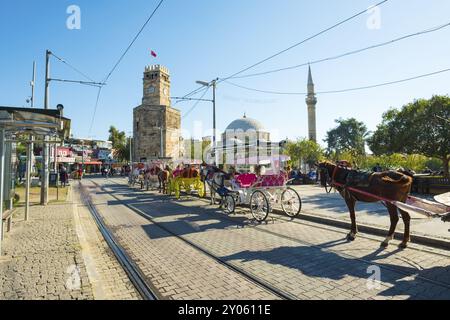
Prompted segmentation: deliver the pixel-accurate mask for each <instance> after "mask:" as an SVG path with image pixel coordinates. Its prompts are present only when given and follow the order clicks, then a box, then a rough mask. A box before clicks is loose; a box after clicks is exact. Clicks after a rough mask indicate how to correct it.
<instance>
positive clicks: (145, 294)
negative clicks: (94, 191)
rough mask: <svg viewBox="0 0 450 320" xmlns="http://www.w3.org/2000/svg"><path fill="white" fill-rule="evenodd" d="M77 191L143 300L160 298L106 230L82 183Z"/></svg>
mask: <svg viewBox="0 0 450 320" xmlns="http://www.w3.org/2000/svg"><path fill="white" fill-rule="evenodd" d="M78 188H79V191H80V194H81V195H82V201H83V202H84V204H85V205H86V207H87V208H88V210H89V212H90V213H91V215H92V217H93V218H94V220H95V223H96V224H97V227H98V229H99V230H100V233H101V234H102V236H103V238H104V239H105V241H106V243H107V244H108V246H109V248H110V249H111V251H112V252H113V254H114V255H115V257H116V259H117V261H118V262H119V263H120V265H121V266H122V268H123V269H124V270H125V272H126V274H127V275H128V278H129V279H130V281H131V282H132V284H133V285H134V287H135V288H136V290H137V291H138V292H139V294H140V295H141V297H142V299H144V300H160V299H161V298H160V297H159V295H158V294H157V293H156V292H157V291H156V289H155V288H154V287H153V286H152V285H151V284H149V283H147V281H146V280H145V276H144V275H143V274H142V272H141V271H140V270H139V268H138V267H137V266H136V265H135V263H134V262H133V260H132V259H131V258H130V257H129V256H128V254H127V253H126V251H125V249H124V248H123V247H122V246H121V245H120V244H119V242H118V241H117V240H116V239H115V237H114V235H113V234H112V233H111V232H110V231H109V230H108V228H107V227H106V224H105V222H104V221H103V219H102V217H101V215H100V213H99V212H98V211H97V209H96V207H95V205H94V204H93V203H92V199H91V196H90V195H89V193H88V192H86V189H85V187H84V186H83V185H82V183H81V182H80V183H79V186H78Z"/></svg>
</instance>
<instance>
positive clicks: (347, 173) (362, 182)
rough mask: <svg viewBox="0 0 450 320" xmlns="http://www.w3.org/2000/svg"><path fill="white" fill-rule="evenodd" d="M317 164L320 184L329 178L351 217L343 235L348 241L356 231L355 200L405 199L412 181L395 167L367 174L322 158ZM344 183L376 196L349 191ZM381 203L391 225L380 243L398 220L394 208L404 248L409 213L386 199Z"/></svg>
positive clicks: (353, 236) (386, 242)
mask: <svg viewBox="0 0 450 320" xmlns="http://www.w3.org/2000/svg"><path fill="white" fill-rule="evenodd" d="M317 166H318V167H319V169H320V176H321V183H322V185H323V186H324V185H325V184H326V183H327V179H328V180H331V184H332V185H334V186H335V188H336V190H338V191H339V193H340V194H341V196H342V197H343V198H344V200H345V202H346V204H347V207H348V210H349V212H350V219H351V221H352V226H351V231H350V233H349V234H348V236H347V239H348V240H350V241H353V240H355V238H356V235H357V234H358V227H357V225H356V214H355V204H356V202H357V201H362V202H370V203H373V202H378V201H380V199H379V198H383V199H387V200H391V201H398V202H403V203H405V202H406V200H407V199H408V195H409V193H410V191H411V186H412V182H413V178H411V177H410V176H408V175H405V174H402V173H399V172H395V171H386V172H380V173H371V174H369V173H363V172H359V171H356V170H351V169H349V168H345V167H342V166H338V165H336V164H334V163H331V162H328V161H325V162H322V163H320V164H318V165H317ZM348 187H353V188H354V189H357V190H361V191H363V192H365V193H370V194H373V195H374V196H376V197H378V198H375V197H370V196H368V195H365V194H361V193H358V192H355V191H351V190H349V189H348ZM385 205H386V207H387V209H388V212H389V216H390V218H391V227H390V229H389V234H388V236H387V238H386V240H384V241H383V243H382V244H381V246H382V247H387V246H388V245H389V242H390V241H391V240H392V239H393V238H394V234H395V229H396V227H397V224H398V221H399V216H398V212H400V214H401V216H402V219H403V222H404V224H405V232H404V236H403V241H402V243H401V244H400V248H406V247H407V246H408V242H409V241H410V221H411V217H410V215H409V213H408V212H406V211H403V210H400V209H398V208H397V207H396V206H394V205H393V204H392V203H390V202H385Z"/></svg>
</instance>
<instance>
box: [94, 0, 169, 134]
mask: <svg viewBox="0 0 450 320" xmlns="http://www.w3.org/2000/svg"><path fill="white" fill-rule="evenodd" d="M163 2H164V0H160V1H159V3H158V5H157V6H156V8H155V9H154V10H153V12H152V13H151V14H150V16H149V17H148V19H147V20H146V21H145V23H144V24H143V25H142V27H141V29H140V30H139V31H138V33H137V34H136V36H135V37H134V38H133V40H132V41H131V43H130V44H129V45H128V47H127V48H126V49H125V51H124V52H123V54H122V55H121V56H120V58H119V60H118V61H117V62H116V64H115V65H114V67H113V68H112V69H111V71H110V72H109V73H108V75H107V76H106V77H105V79H104V80H103V81H102V82H103V83H106V82H107V81H108V80H109V78H110V77H111V75H112V74H113V73H114V71H115V70H116V69H117V67H118V66H119V64H120V63H121V62H122V60H123V58H124V57H125V56H126V54H127V53H128V51H130V49H131V47H132V46H133V44H134V43H135V42H136V40H137V39H138V38H139V36H140V35H141V33H142V32H143V31H144V29H145V27H146V26H147V25H148V23H149V22H150V20H152V18H153V16H154V15H155V13H156V12H157V11H158V9H159V8H160V7H161V5H162V4H163ZM100 94H101V88H100V90H99V91H98V94H97V101H96V103H95V107H94V113H93V116H92V121H91V128H90V129H89V134H90V133H91V131H92V127H93V124H94V121H95V115H96V113H97V109H98V105H99V100H100Z"/></svg>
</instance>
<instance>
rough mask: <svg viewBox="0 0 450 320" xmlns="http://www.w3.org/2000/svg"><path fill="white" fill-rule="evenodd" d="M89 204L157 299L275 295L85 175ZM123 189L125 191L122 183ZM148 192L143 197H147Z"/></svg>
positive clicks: (267, 297)
mask: <svg viewBox="0 0 450 320" xmlns="http://www.w3.org/2000/svg"><path fill="white" fill-rule="evenodd" d="M83 184H84V185H85V186H88V187H91V190H90V194H92V195H94V198H93V200H92V201H93V203H94V205H95V206H96V208H97V210H98V212H99V213H100V214H101V215H102V218H103V220H104V222H105V223H106V225H107V226H108V227H109V228H110V229H111V230H112V231H113V234H114V236H115V237H116V239H117V240H118V241H119V243H120V245H121V246H122V247H123V248H124V249H125V250H126V251H127V253H128V254H129V255H130V257H131V258H132V259H133V261H134V262H135V263H136V264H137V266H138V267H139V268H140V269H141V271H142V273H143V274H144V275H145V276H146V277H147V281H148V282H150V283H151V284H152V285H153V286H154V287H155V288H156V289H157V291H158V293H159V295H160V298H162V299H176V300H198V299H224V300H229V299H230V300H231V299H252V300H269V299H276V298H277V297H276V296H275V295H273V294H271V293H270V292H267V291H266V290H265V289H263V288H261V287H259V286H258V285H256V284H254V283H253V282H250V281H249V280H247V279H246V278H245V277H244V276H242V275H240V274H238V273H236V272H234V271H232V270H230V269H229V268H227V267H226V266H223V265H222V264H220V263H219V262H217V261H215V260H214V259H212V258H210V257H207V256H205V255H204V254H203V253H201V252H199V251H197V250H196V249H194V248H192V247H190V246H189V245H187V244H186V243H184V242H183V241H182V240H180V239H177V238H175V237H171V235H170V234H169V233H167V232H166V231H164V230H163V229H161V228H159V227H157V226H156V225H154V224H152V223H150V222H149V221H148V220H147V219H145V218H143V217H141V216H140V215H138V214H136V213H135V212H133V211H132V210H130V209H129V208H127V207H126V206H124V205H122V204H120V203H117V202H116V201H115V200H114V198H112V197H111V196H110V195H107V194H105V193H104V192H101V190H100V189H98V188H96V187H95V186H94V185H92V184H89V183H88V181H87V180H85V181H83ZM122 191H123V192H124V193H127V192H130V190H129V189H128V188H127V187H123V188H122ZM147 197H148V196H147Z"/></svg>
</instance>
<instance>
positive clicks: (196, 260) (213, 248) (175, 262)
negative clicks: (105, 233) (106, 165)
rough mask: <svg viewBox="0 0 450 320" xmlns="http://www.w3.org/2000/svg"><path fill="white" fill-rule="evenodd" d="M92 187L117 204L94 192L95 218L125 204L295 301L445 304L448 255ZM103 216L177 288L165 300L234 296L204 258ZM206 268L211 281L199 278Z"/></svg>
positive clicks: (160, 278)
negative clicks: (191, 292) (264, 222)
mask: <svg viewBox="0 0 450 320" xmlns="http://www.w3.org/2000/svg"><path fill="white" fill-rule="evenodd" d="M96 182H97V183H101V184H103V185H104V187H105V190H106V191H113V192H114V195H115V196H116V197H117V198H118V199H119V200H120V201H118V200H116V199H114V198H112V197H111V196H109V195H107V194H105V192H101V193H102V194H101V198H100V196H94V197H95V199H97V200H96V204H97V205H98V206H100V208H102V209H103V210H101V211H103V213H105V212H110V211H111V209H113V208H118V207H120V208H123V203H126V204H127V205H129V206H132V207H134V208H136V209H138V210H140V211H142V212H145V213H146V214H147V215H149V216H151V217H152V219H153V220H154V221H155V222H157V223H158V224H160V225H162V226H164V227H165V228H167V229H169V230H170V231H171V232H174V233H176V234H178V235H181V236H182V237H184V238H185V239H188V240H189V241H191V242H193V243H195V244H196V245H198V246H200V247H202V248H204V249H206V250H208V251H209V252H211V253H213V254H214V255H216V256H218V257H221V258H222V259H224V260H226V261H228V262H229V263H231V264H233V265H235V266H237V267H239V268H241V269H244V270H246V271H247V272H249V273H252V274H254V275H256V276H258V277H259V278H261V279H263V280H264V281H266V282H268V283H270V284H272V285H273V286H275V287H277V288H279V289H281V290H283V291H287V292H289V293H291V294H292V295H294V296H295V297H297V298H298V299H450V252H448V251H443V250H437V249H432V248H429V247H424V246H418V245H412V246H411V248H409V249H406V250H399V249H398V248H397V247H396V245H397V244H398V242H396V241H393V242H392V245H391V247H389V248H388V249H380V243H381V241H382V240H383V239H381V238H379V237H375V236H368V235H364V236H363V237H360V238H358V239H357V241H355V242H347V241H346V240H345V235H346V232H347V230H342V229H338V228H333V227H328V226H323V225H319V224H314V223H309V222H304V221H301V220H296V221H291V222H287V221H285V220H284V219H275V220H274V221H273V223H272V222H269V223H268V224H267V225H254V224H252V223H250V222H249V220H248V218H249V214H248V212H247V211H246V210H245V209H243V210H242V212H238V214H237V215H236V216H233V217H232V219H230V218H228V217H226V216H224V215H223V214H222V213H221V212H220V211H218V210H217V208H215V207H210V206H208V205H207V204H206V202H205V201H204V200H199V199H195V198H190V197H185V198H183V199H182V200H179V201H177V200H175V199H173V198H168V197H164V196H160V195H159V194H156V193H153V192H141V191H139V190H131V189H129V188H128V187H127V186H126V185H124V183H125V181H124V180H123V179H113V180H105V179H98V180H96ZM96 191H97V192H99V191H100V190H99V189H97V190H96ZM99 201H100V202H99ZM106 208H108V210H105V209H106ZM119 212H120V214H119ZM108 219H109V224H110V225H111V226H112V227H114V231H115V233H116V234H117V235H119V236H120V238H121V241H122V242H123V243H126V244H127V245H128V250H130V251H131V252H134V253H137V252H139V257H137V256H135V258H137V259H139V262H140V263H141V264H142V265H143V266H146V267H147V272H153V274H155V272H154V269H155V268H158V267H159V268H161V270H160V271H159V273H158V272H157V274H159V275H155V276H154V277H155V278H154V279H155V280H156V281H157V283H158V284H159V285H160V287H162V288H165V289H167V290H170V289H172V288H173V287H174V286H175V287H176V286H178V288H179V290H178V291H179V292H180V294H178V295H177V294H175V295H171V297H172V298H175V299H177V298H182V297H183V295H182V293H183V292H182V290H186V291H188V290H189V288H190V287H191V285H192V286H196V288H197V295H194V296H192V298H196V297H198V296H200V295H201V294H202V293H203V292H210V290H211V287H214V288H215V287H216V286H217V287H218V288H217V289H218V290H217V291H214V292H211V295H214V294H216V293H217V292H220V286H222V288H226V289H227V290H224V292H228V293H230V290H232V293H233V294H232V295H236V294H238V293H241V291H240V290H239V288H237V289H236V288H234V287H233V286H224V284H223V283H222V282H220V281H219V282H217V279H218V278H219V277H220V276H221V275H223V272H228V271H227V270H223V269H220V268H217V269H216V268H215V267H214V266H213V264H212V263H211V262H210V261H208V259H206V258H204V257H202V256H201V255H199V254H198V252H195V250H192V249H190V248H189V247H186V244H182V243H180V241H181V240H179V239H177V238H174V237H172V236H170V235H168V234H165V233H164V232H161V229H159V227H158V226H156V225H154V224H152V223H149V221H148V220H146V219H144V218H142V217H140V216H139V215H137V214H135V215H134V216H133V215H132V214H131V213H127V214H125V213H124V211H123V209H120V210H119V211H116V212H115V213H109V214H108ZM130 219H131V220H130ZM137 225H139V226H140V228H137ZM150 244H152V246H151V248H149V247H150ZM156 244H157V247H158V248H157V249H156V248H155V247H156ZM171 264H172V268H170V265H171ZM167 265H169V267H167ZM192 266H195V268H194V270H195V271H194V272H192ZM200 266H201V267H200ZM208 266H209V268H208ZM213 268H214V274H215V277H214V280H212V279H211V278H209V277H208V276H207V274H205V272H207V270H208V269H213ZM205 275H206V276H205ZM378 275H379V281H377V279H378V278H377V276H378ZM201 276H203V278H202V279H201V280H200V279H199V277H201ZM188 279H189V280H190V281H191V282H190V283H191V285H188V283H189V280H188ZM211 281H213V282H212V283H211ZM186 288H187V289H186ZM233 289H235V290H233ZM246 294H247V293H246ZM187 296H188V295H185V296H184V297H187ZM222 297H223V296H220V295H218V296H217V298H222ZM235 297H236V296H235ZM245 298H248V299H251V298H252V296H250V295H247V296H245Z"/></svg>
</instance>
